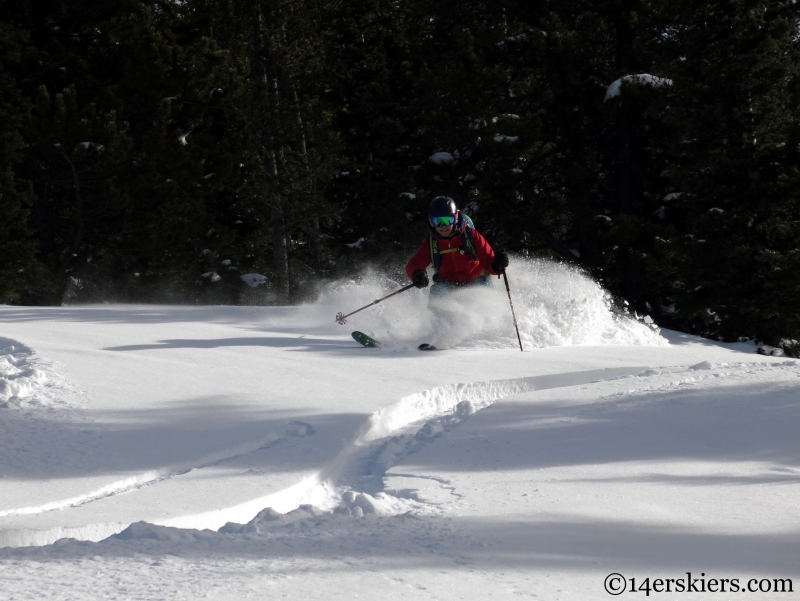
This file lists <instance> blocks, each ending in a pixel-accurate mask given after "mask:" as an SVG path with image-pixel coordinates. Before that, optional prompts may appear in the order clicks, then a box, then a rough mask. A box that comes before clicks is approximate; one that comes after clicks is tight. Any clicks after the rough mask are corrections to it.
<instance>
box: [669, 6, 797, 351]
mask: <svg viewBox="0 0 800 601" xmlns="http://www.w3.org/2000/svg"><path fill="white" fill-rule="evenodd" d="M667 8H668V9H669V10H670V11H671V15H674V17H673V19H674V26H673V27H672V28H671V35H670V43H671V48H670V50H671V51H672V53H673V63H672V66H671V70H672V73H673V74H674V75H673V76H672V77H673V79H674V80H675V84H674V86H673V89H672V94H673V98H670V105H671V108H670V111H669V115H670V119H669V121H670V123H671V124H672V126H673V127H674V128H675V130H676V131H677V132H679V136H678V138H677V140H676V141H677V143H676V144H675V146H674V148H673V151H672V154H673V156H672V158H671V166H670V168H669V170H668V174H669V176H670V179H671V182H672V184H673V185H674V190H675V192H676V193H680V197H679V198H678V199H677V200H675V201H673V202H672V203H671V206H670V209H671V210H674V211H676V212H678V213H680V214H682V215H683V219H682V220H681V223H680V224H679V228H678V230H677V231H676V235H675V236H674V237H673V238H672V239H671V240H670V243H671V244H672V245H674V246H675V247H676V249H678V250H677V256H678V258H679V265H678V269H677V270H676V271H677V274H676V275H677V277H678V278H680V279H679V280H677V281H675V282H674V284H673V286H674V288H673V291H672V300H674V301H675V302H676V305H677V315H678V317H679V318H682V319H684V320H686V322H688V324H689V326H690V327H691V328H693V329H694V330H695V331H697V332H699V333H702V334H705V335H710V336H714V337H717V338H722V339H725V340H735V339H736V338H738V337H746V338H752V337H757V338H759V339H761V340H762V341H766V342H768V343H770V344H778V343H779V342H780V341H781V339H782V338H795V339H796V338H798V337H800V316H799V315H798V311H797V303H798V299H800V269H799V268H800V263H799V262H798V261H800V249H799V248H798V239H800V187H799V186H798V184H800V181H799V179H798V178H800V170H799V169H798V112H797V106H798V84H800V78H799V77H798V75H800V73H798V67H799V66H800V62H799V59H800V56H799V55H798V45H797V31H798V25H799V24H800V20H799V19H798V12H797V10H796V6H795V5H794V3H793V2H791V1H789V0H787V1H780V2H760V1H753V0H730V1H728V2H725V3H722V4H719V3H711V4H708V3H702V2H692V1H686V2H676V3H671V4H670V5H669V6H668V7H667Z"/></svg>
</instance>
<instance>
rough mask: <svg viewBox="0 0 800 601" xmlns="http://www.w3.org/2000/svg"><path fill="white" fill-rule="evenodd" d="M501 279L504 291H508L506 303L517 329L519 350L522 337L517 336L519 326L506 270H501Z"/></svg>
mask: <svg viewBox="0 0 800 601" xmlns="http://www.w3.org/2000/svg"><path fill="white" fill-rule="evenodd" d="M503 281H504V282H505V283H506V292H508V304H509V305H511V317H513V318H514V329H515V330H516V331H517V340H518V341H519V350H522V338H520V336H519V326H518V325H517V315H516V313H514V303H513V302H512V301H511V288H509V287H508V276H507V275H506V270H505V269H504V270H503Z"/></svg>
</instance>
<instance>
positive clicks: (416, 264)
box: [406, 238, 431, 280]
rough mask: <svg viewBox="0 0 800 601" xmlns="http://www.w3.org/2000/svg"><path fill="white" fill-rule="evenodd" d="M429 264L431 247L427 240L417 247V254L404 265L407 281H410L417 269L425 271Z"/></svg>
mask: <svg viewBox="0 0 800 601" xmlns="http://www.w3.org/2000/svg"><path fill="white" fill-rule="evenodd" d="M430 264H431V245H430V242H429V241H428V239H427V238H425V239H424V240H423V241H422V244H420V245H419V248H418V249H417V252H415V253H414V256H413V257H411V259H410V260H409V261H408V263H407V264H406V275H407V276H408V279H409V280H410V279H412V276H413V275H414V272H415V271H416V270H417V269H425V268H426V267H428V265H430Z"/></svg>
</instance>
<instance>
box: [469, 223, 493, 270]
mask: <svg viewBox="0 0 800 601" xmlns="http://www.w3.org/2000/svg"><path fill="white" fill-rule="evenodd" d="M472 243H473V244H474V245H475V254H477V255H478V261H480V264H481V267H483V268H484V269H485V270H486V271H488V272H489V273H491V274H492V275H498V273H497V272H496V271H494V270H493V269H492V261H494V250H492V247H491V245H490V244H489V243H488V242H487V241H486V238H484V237H483V236H482V235H481V233H480V232H479V231H478V230H476V229H473V230H472Z"/></svg>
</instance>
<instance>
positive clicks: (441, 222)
mask: <svg viewBox="0 0 800 601" xmlns="http://www.w3.org/2000/svg"><path fill="white" fill-rule="evenodd" d="M428 221H430V222H431V225H432V226H433V227H442V226H445V227H450V226H451V225H453V224H454V223H455V222H456V218H455V217H453V216H452V215H447V216H446V217H428Z"/></svg>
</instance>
